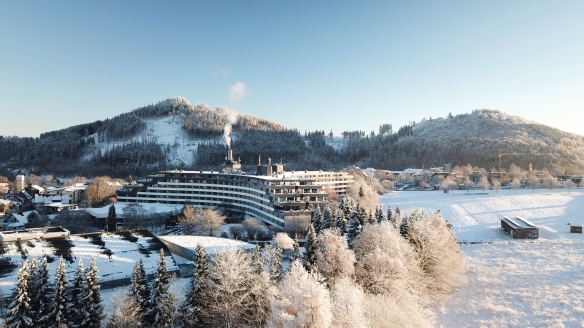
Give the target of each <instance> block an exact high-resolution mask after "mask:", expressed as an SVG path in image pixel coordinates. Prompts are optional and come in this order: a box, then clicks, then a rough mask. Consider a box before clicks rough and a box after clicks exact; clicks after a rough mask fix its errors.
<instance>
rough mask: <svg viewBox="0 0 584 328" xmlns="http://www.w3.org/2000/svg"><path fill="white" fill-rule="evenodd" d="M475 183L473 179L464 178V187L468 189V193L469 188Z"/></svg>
mask: <svg viewBox="0 0 584 328" xmlns="http://www.w3.org/2000/svg"><path fill="white" fill-rule="evenodd" d="M473 184H474V183H473V182H472V180H471V179H469V178H466V179H464V189H466V193H467V194H468V190H469V189H470V187H472V185H473Z"/></svg>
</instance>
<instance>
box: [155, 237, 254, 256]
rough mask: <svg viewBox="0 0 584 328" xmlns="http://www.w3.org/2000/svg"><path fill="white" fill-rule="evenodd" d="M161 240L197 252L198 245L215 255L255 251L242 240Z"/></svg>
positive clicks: (206, 238)
mask: <svg viewBox="0 0 584 328" xmlns="http://www.w3.org/2000/svg"><path fill="white" fill-rule="evenodd" d="M158 238H159V239H161V240H163V241H166V242H169V243H172V244H175V245H177V246H181V247H184V248H187V249H191V250H195V249H196V248H197V245H198V244H199V245H201V246H203V247H204V248H205V251H206V252H207V253H208V254H214V253H216V252H217V251H223V250H228V249H232V248H237V249H242V248H243V249H253V248H255V245H252V244H249V243H246V242H243V241H241V240H235V239H227V238H219V237H209V236H159V237H158Z"/></svg>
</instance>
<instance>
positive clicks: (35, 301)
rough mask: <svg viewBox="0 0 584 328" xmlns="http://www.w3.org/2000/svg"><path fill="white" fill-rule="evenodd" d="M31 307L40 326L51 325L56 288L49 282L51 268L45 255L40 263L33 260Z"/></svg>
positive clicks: (34, 318)
mask: <svg viewBox="0 0 584 328" xmlns="http://www.w3.org/2000/svg"><path fill="white" fill-rule="evenodd" d="M29 295H30V300H31V301H30V304H31V306H30V308H31V309H32V312H34V314H33V320H34V321H35V323H36V326H37V327H39V328H42V327H50V326H51V322H49V315H50V314H51V313H52V312H53V304H54V303H53V300H54V288H53V285H52V284H51V283H50V282H49V268H48V264H47V258H46V257H43V259H42V260H41V262H40V263H39V262H38V261H37V260H36V259H34V260H33V265H32V267H31V283H30V294H29Z"/></svg>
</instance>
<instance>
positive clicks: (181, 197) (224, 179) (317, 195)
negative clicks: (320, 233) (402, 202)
mask: <svg viewBox="0 0 584 328" xmlns="http://www.w3.org/2000/svg"><path fill="white" fill-rule="evenodd" d="M352 181H353V176H351V175H350V174H348V173H346V172H324V171H296V172H295V171H292V172H286V171H285V170H284V166H283V165H282V164H281V163H280V164H272V163H271V161H270V160H269V159H268V164H267V165H262V164H261V163H259V164H258V167H257V171H256V172H255V174H249V172H247V173H244V172H241V164H240V163H239V161H235V160H233V155H232V151H231V150H229V153H228V156H227V160H226V161H225V163H224V164H222V165H221V169H220V170H219V171H216V172H215V171H185V170H172V171H161V172H159V173H158V174H156V175H150V176H148V177H147V178H146V179H144V180H140V181H138V184H136V185H127V186H126V187H125V188H124V189H122V190H118V191H117V201H118V203H162V204H168V205H174V206H176V207H181V206H183V205H184V204H186V203H190V204H192V205H193V206H195V207H201V208H220V209H223V210H226V211H229V212H233V213H239V214H243V215H248V216H253V217H255V218H257V219H261V220H262V221H263V222H264V223H266V224H268V225H272V226H277V227H279V228H284V229H286V228H288V227H291V226H297V225H305V224H307V222H310V221H309V220H310V217H311V211H310V210H311V209H314V208H315V207H316V206H318V205H320V204H321V203H323V202H325V201H326V197H327V192H326V191H325V189H326V190H327V191H329V192H330V191H335V192H336V193H337V194H338V195H339V196H343V195H344V194H345V193H346V189H347V186H348V185H349V184H350V183H351V182H352Z"/></svg>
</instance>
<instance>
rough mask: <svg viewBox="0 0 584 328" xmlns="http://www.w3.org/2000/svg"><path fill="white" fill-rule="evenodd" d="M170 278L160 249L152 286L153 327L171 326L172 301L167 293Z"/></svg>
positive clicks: (163, 327) (162, 250) (162, 251)
mask: <svg viewBox="0 0 584 328" xmlns="http://www.w3.org/2000/svg"><path fill="white" fill-rule="evenodd" d="M169 284H170V276H169V275H168V271H167V269H166V260H165V259H164V249H160V259H159V261H158V269H157V270H156V279H154V284H153V286H152V304H153V313H152V320H153V322H152V325H153V326H154V327H160V328H165V327H171V326H172V317H173V316H172V312H173V310H172V306H173V304H172V299H171V297H170V294H169V293H168V287H169Z"/></svg>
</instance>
